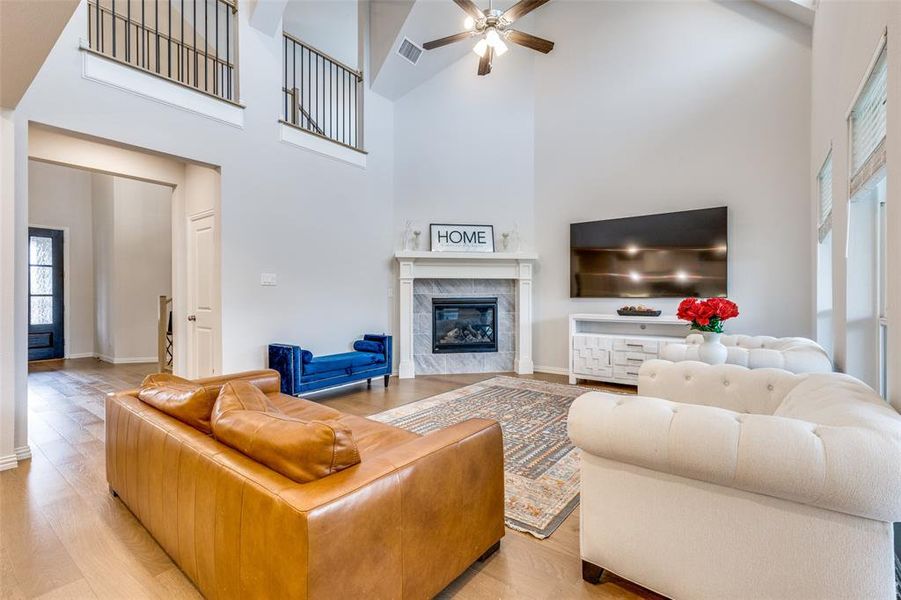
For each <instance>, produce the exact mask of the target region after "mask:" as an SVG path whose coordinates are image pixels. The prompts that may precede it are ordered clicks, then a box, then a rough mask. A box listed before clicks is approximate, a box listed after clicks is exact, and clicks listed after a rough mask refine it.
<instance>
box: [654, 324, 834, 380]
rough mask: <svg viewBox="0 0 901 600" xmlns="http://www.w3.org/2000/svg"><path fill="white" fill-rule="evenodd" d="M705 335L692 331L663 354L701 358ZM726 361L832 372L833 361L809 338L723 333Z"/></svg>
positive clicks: (670, 357) (665, 356) (668, 357)
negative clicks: (701, 347)
mask: <svg viewBox="0 0 901 600" xmlns="http://www.w3.org/2000/svg"><path fill="white" fill-rule="evenodd" d="M703 341H704V338H703V337H702V336H701V335H700V334H698V333H693V334H691V335H689V336H688V337H686V338H685V342H684V343H681V344H680V343H675V344H667V345H666V346H665V347H664V348H663V350H662V351H661V353H660V358H662V359H664V360H671V361H673V362H679V361H683V360H698V346H700V345H701V343H702V342H703ZM721 341H722V342H723V345H724V346H726V350H727V351H728V355H727V357H726V363H728V364H730V365H741V366H743V367H748V368H749V369H762V368H775V369H785V370H786V371H791V372H792V373H831V372H832V361H830V360H829V355H828V354H827V353H826V351H825V350H824V349H823V347H822V346H820V345H819V344H817V343H816V342H814V341H813V340H809V339H807V338H800V337H790V338H774V337H770V336H767V335H754V336H752V335H724V336H723V337H722V338H721Z"/></svg>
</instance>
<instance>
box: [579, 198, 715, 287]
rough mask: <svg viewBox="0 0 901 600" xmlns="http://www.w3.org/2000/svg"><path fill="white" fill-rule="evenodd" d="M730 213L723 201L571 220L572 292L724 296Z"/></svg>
mask: <svg viewBox="0 0 901 600" xmlns="http://www.w3.org/2000/svg"><path fill="white" fill-rule="evenodd" d="M726 213H727V211H726V207H725V206H723V207H720V208H705V209H702V210H687V211H683V212H675V213H666V214H659V215H648V216H644V217H628V218H625V219H610V220H607V221H592V222H590V223H574V224H572V225H570V296H571V297H572V298H679V297H690V296H703V297H711V296H725V295H726V294H727V292H726V271H727V260H726V259H727V255H728V238H729V236H728V231H727V214H726Z"/></svg>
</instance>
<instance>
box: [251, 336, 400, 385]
mask: <svg viewBox="0 0 901 600" xmlns="http://www.w3.org/2000/svg"><path fill="white" fill-rule="evenodd" d="M269 368H270V369H275V370H276V371H278V372H279V374H280V375H281V379H282V393H283V394H291V395H292V396H298V395H300V394H304V393H306V392H314V391H316V390H322V389H325V388H330V387H334V386H336V385H344V384H346V383H354V382H356V381H363V380H364V379H365V380H366V383H367V385H368V386H370V387H371V386H372V378H373V377H379V376H383V377H384V378H385V387H388V378H389V377H390V376H391V336H390V335H375V334H366V335H364V336H363V339H362V340H357V341H356V342H354V351H353V352H342V353H341V354H329V355H326V356H313V353H312V352H310V351H309V350H304V349H303V348H301V347H300V346H292V345H290V344H270V345H269Z"/></svg>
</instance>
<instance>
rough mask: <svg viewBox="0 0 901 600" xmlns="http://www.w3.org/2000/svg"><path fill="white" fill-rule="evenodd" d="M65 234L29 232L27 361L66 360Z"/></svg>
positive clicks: (42, 230)
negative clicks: (64, 337)
mask: <svg viewBox="0 0 901 600" xmlns="http://www.w3.org/2000/svg"><path fill="white" fill-rule="evenodd" d="M63 352H64V350H63V232H62V231H59V230H57V229H39V228H37V227H30V228H29V229H28V360H47V359H50V358H63Z"/></svg>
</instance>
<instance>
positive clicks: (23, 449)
mask: <svg viewBox="0 0 901 600" xmlns="http://www.w3.org/2000/svg"><path fill="white" fill-rule="evenodd" d="M29 458H31V448H30V447H29V446H28V445H27V444H26V445H25V446H19V447H18V448H16V459H17V460H28V459H29Z"/></svg>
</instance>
